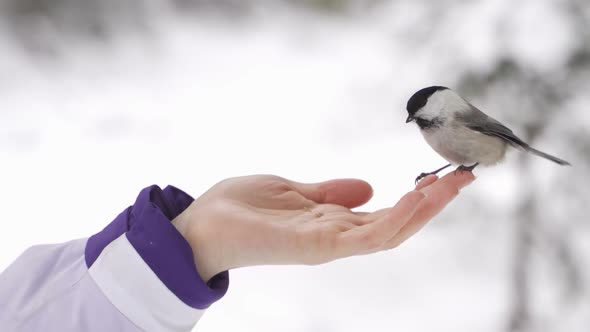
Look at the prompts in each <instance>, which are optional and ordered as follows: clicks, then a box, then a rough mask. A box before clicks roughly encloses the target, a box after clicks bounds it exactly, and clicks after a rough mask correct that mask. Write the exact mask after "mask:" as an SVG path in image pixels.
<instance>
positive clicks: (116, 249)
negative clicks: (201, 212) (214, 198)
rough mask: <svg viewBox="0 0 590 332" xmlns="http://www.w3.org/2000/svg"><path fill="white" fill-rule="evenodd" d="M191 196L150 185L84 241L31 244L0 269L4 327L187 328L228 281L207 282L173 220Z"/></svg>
mask: <svg viewBox="0 0 590 332" xmlns="http://www.w3.org/2000/svg"><path fill="white" fill-rule="evenodd" d="M192 201H193V199H192V198H191V197H190V196H189V195H187V194H186V193H184V192H182V191H180V190H179V189H176V188H174V187H171V186H169V187H167V188H165V189H164V190H161V189H160V188H159V187H157V186H151V187H148V188H146V189H144V190H142V191H141V193H140V194H139V196H138V198H137V201H136V202H135V204H134V205H133V206H131V207H129V208H127V209H126V210H125V211H123V212H122V213H121V214H120V215H119V216H117V218H115V220H114V221H113V222H111V223H110V224H109V225H108V226H107V227H106V228H105V229H103V230H102V231H101V232H99V233H97V234H95V235H93V236H91V237H90V238H88V239H80V240H74V241H70V242H67V243H62V244H56V245H40V246H34V247H32V248H29V249H28V250H27V251H25V252H24V253H23V254H22V255H21V256H20V257H19V258H18V259H17V260H16V261H15V262H14V263H13V264H12V265H10V266H9V267H8V268H7V269H6V270H5V271H4V272H3V273H2V274H0V327H1V330H2V331H5V332H8V331H190V330H191V329H192V328H193V327H194V325H195V324H196V322H197V321H198V320H199V318H200V317H201V315H202V314H203V312H204V310H205V309H206V308H207V307H209V305H211V304H212V303H213V302H215V301H217V300H219V299H220V298H221V297H222V296H223V295H224V294H225V292H226V291H227V288H228V285H229V277H228V273H227V272H224V273H220V274H218V275H216V276H215V277H213V278H212V279H211V280H210V281H209V282H207V283H205V282H204V281H203V280H202V279H201V278H200V276H199V273H198V271H197V267H196V266H195V264H194V259H193V254H192V250H191V248H190V246H189V244H188V243H187V242H186V241H185V239H184V238H183V237H182V236H181V235H180V233H178V232H177V231H176V229H175V228H174V226H173V225H172V224H171V222H170V220H172V219H173V218H175V217H176V216H177V215H178V214H180V212H182V211H183V210H184V209H186V208H187V207H188V206H189V205H190V203H191V202H192Z"/></svg>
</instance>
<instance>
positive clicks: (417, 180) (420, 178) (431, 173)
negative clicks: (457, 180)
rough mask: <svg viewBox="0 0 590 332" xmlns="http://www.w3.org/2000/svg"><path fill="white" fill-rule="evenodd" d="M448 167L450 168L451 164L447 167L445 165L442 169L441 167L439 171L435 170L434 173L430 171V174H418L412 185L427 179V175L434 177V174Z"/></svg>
mask: <svg viewBox="0 0 590 332" xmlns="http://www.w3.org/2000/svg"><path fill="white" fill-rule="evenodd" d="M449 166H451V164H447V165H445V166H443V167H441V168H439V169H437V170H435V171H432V172H428V173H420V175H418V177H416V180H415V181H414V184H418V182H420V180H422V179H424V178H425V177H427V176H429V175H436V173H438V172H440V171H442V170H443V169H445V168H447V167H449Z"/></svg>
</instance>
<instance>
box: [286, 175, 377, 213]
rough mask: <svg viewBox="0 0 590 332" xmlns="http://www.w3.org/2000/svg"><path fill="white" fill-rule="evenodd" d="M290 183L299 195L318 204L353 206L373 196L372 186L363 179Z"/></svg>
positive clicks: (361, 203) (363, 202)
mask: <svg viewBox="0 0 590 332" xmlns="http://www.w3.org/2000/svg"><path fill="white" fill-rule="evenodd" d="M291 185H292V186H293V187H294V188H295V190H297V191H298V192H299V193H300V194H301V195H303V196H305V197H306V198H307V199H310V200H312V201H314V202H316V203H319V204H337V205H341V206H344V207H347V208H353V207H357V206H360V205H363V204H365V203H366V202H367V201H369V199H371V197H372V196H373V188H371V185H370V184H368V183H367V182H365V181H363V180H358V179H338V180H330V181H326V182H320V183H298V182H291Z"/></svg>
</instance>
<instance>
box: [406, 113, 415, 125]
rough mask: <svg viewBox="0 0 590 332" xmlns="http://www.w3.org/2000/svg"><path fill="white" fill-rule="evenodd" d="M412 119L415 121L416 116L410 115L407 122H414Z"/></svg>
mask: <svg viewBox="0 0 590 332" xmlns="http://www.w3.org/2000/svg"><path fill="white" fill-rule="evenodd" d="M412 121H414V117H413V116H411V115H408V118H407V119H406V123H408V122H412Z"/></svg>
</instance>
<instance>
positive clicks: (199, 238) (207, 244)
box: [172, 201, 227, 282]
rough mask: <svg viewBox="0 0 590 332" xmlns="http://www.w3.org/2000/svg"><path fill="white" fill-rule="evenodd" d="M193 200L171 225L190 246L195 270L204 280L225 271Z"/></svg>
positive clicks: (213, 241)
mask: <svg viewBox="0 0 590 332" xmlns="http://www.w3.org/2000/svg"><path fill="white" fill-rule="evenodd" d="M195 203H196V201H195V202H193V203H192V204H191V206H189V207H188V208H187V209H186V210H184V211H183V212H182V213H180V214H179V215H178V216H177V217H176V218H174V219H173V220H172V225H173V226H174V227H175V228H176V229H177V230H178V232H179V233H180V234H181V235H182V236H183V237H184V239H185V240H186V241H187V242H188V244H189V245H190V246H191V249H192V252H193V258H194V262H195V265H196V269H197V272H198V273H199V275H200V276H201V279H203V281H204V282H208V281H209V280H210V279H211V278H213V277H214V276H215V275H217V274H219V273H221V272H223V271H226V270H227V268H226V267H224V265H223V261H224V259H222V257H221V252H220V251H219V250H216V248H215V244H216V242H217V241H216V240H215V239H214V238H212V237H211V236H208V233H209V232H208V231H207V225H206V224H207V221H206V219H204V218H202V217H199V216H200V213H198V211H196V210H198V208H197V207H196V206H195Z"/></svg>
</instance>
